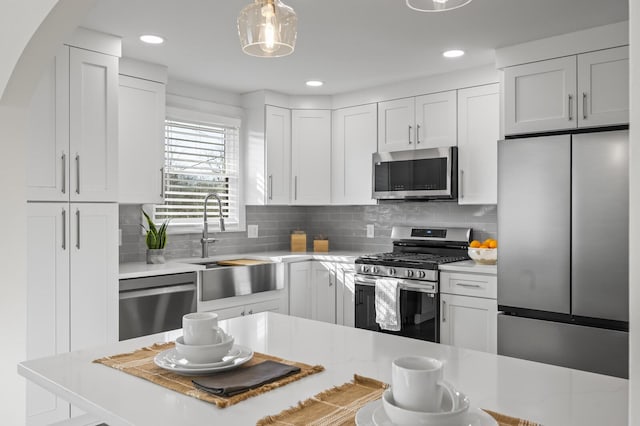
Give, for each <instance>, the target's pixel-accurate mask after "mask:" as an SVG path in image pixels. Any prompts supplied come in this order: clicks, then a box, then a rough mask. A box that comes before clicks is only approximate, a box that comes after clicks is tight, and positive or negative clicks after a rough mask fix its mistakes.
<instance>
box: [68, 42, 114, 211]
mask: <svg viewBox="0 0 640 426" xmlns="http://www.w3.org/2000/svg"><path fill="white" fill-rule="evenodd" d="M69 152H70V155H71V158H70V163H72V165H71V168H70V169H71V170H70V179H71V185H70V186H71V188H70V189H71V201H101V202H103V201H112V202H117V201H118V197H117V195H118V58H117V57H115V56H110V55H103V54H101V53H97V52H92V51H89V50H84V49H77V48H74V47H70V48H69Z"/></svg>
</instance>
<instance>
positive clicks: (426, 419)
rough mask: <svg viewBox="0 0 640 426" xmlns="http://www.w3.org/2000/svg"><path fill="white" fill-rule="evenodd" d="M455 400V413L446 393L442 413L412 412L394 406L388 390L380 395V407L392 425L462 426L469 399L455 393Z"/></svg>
mask: <svg viewBox="0 0 640 426" xmlns="http://www.w3.org/2000/svg"><path fill="white" fill-rule="evenodd" d="M455 398H457V399H458V409H457V410H456V411H451V407H452V404H451V398H450V397H449V394H447V393H446V392H445V393H444V395H442V406H441V408H442V411H438V412H433V413H429V412H424V411H412V410H406V409H404V408H400V407H398V406H397V405H395V401H394V400H393V392H392V391H391V388H388V389H387V390H385V391H384V393H383V394H382V406H383V407H384V411H385V413H386V414H387V417H389V420H391V422H393V424H394V425H428V426H436V425H437V426H463V425H464V424H465V420H466V418H467V411H469V398H467V396H466V395H465V394H463V393H461V392H457V391H456V392H455Z"/></svg>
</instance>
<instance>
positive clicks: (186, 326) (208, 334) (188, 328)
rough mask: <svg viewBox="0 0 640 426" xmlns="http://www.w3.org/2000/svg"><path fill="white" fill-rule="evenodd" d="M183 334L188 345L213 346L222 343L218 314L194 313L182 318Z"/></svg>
mask: <svg viewBox="0 0 640 426" xmlns="http://www.w3.org/2000/svg"><path fill="white" fill-rule="evenodd" d="M182 333H183V339H184V343H185V344H186V345H213V344H216V343H219V342H220V339H221V334H220V330H219V329H218V314H216V313H213V312H194V313H191V314H186V315H184V316H183V317H182Z"/></svg>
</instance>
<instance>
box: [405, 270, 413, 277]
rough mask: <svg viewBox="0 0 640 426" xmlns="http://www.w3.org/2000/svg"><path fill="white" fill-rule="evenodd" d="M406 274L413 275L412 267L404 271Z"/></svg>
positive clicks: (407, 275)
mask: <svg viewBox="0 0 640 426" xmlns="http://www.w3.org/2000/svg"><path fill="white" fill-rule="evenodd" d="M404 275H405V276H406V277H408V278H411V277H413V271H412V270H411V269H408V270H406V271H405V272H404Z"/></svg>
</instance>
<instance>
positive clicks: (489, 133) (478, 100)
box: [458, 83, 500, 204]
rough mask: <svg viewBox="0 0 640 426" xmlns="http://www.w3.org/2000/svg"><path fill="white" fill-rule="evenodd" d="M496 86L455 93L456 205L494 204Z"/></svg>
mask: <svg viewBox="0 0 640 426" xmlns="http://www.w3.org/2000/svg"><path fill="white" fill-rule="evenodd" d="M499 138H500V86H499V84H498V83H495V84H488V85H485V86H477V87H470V88H467V89H460V90H458V204H497V202H498V139H499Z"/></svg>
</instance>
